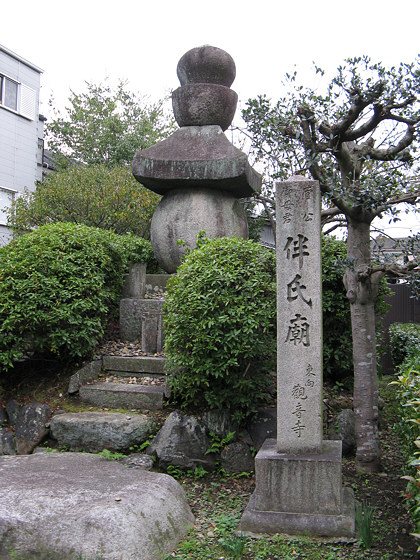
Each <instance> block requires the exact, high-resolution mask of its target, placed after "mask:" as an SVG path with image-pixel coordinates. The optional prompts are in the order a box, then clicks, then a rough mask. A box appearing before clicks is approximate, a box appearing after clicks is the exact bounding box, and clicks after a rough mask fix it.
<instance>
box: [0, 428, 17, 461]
mask: <svg viewBox="0 0 420 560" xmlns="http://www.w3.org/2000/svg"><path fill="white" fill-rule="evenodd" d="M0 455H16V443H15V436H14V433H13V431H12V430H11V429H10V428H0Z"/></svg>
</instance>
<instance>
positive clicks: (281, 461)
mask: <svg viewBox="0 0 420 560" xmlns="http://www.w3.org/2000/svg"><path fill="white" fill-rule="evenodd" d="M255 473H256V487H255V504H256V508H257V509H258V510H264V511H283V512H295V513H321V514H323V515H339V514H340V513H341V512H342V485H341V442H339V441H325V442H324V443H323V446H322V450H321V453H299V454H286V453H277V452H276V445H275V440H273V439H268V440H266V441H265V443H264V445H263V446H262V448H261V449H260V451H259V452H258V454H257V456H256V457H255Z"/></svg>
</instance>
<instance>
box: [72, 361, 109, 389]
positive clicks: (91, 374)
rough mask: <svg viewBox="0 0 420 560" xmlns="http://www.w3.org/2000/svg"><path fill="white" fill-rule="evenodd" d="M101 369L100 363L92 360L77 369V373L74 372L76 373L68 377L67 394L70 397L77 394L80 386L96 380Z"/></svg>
mask: <svg viewBox="0 0 420 560" xmlns="http://www.w3.org/2000/svg"><path fill="white" fill-rule="evenodd" d="M101 369H102V361H101V360H93V361H92V362H89V363H88V364H86V365H85V366H83V367H82V368H81V369H79V371H76V373H75V374H73V375H72V376H71V377H70V381H69V388H68V389H67V390H68V393H69V394H70V395H73V394H74V393H78V392H79V388H80V386H81V385H84V384H85V383H89V382H90V381H93V380H94V379H98V377H99V374H100V373H101Z"/></svg>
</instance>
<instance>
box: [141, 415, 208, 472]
mask: <svg viewBox="0 0 420 560" xmlns="http://www.w3.org/2000/svg"><path fill="white" fill-rule="evenodd" d="M209 447H210V442H209V439H208V437H207V433H206V426H205V425H204V423H203V422H202V421H201V420H199V419H198V418H195V417H194V416H181V414H178V412H172V413H171V414H170V415H169V416H168V418H167V419H166V421H165V424H164V425H163V426H162V428H161V429H160V431H159V433H158V434H157V436H156V437H155V438H154V439H153V441H152V443H151V444H150V445H149V447H148V448H147V453H148V454H149V455H156V456H157V458H158V460H159V465H160V466H161V467H164V468H165V467H167V466H168V465H176V466H179V467H181V468H187V469H190V468H195V467H198V466H202V467H204V468H205V469H207V470H212V469H214V467H215V463H216V460H215V457H214V456H213V454H206V451H207V450H208V449H209Z"/></svg>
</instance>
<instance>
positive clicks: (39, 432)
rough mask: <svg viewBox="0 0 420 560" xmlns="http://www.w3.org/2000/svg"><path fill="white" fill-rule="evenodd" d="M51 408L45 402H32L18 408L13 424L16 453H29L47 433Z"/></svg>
mask: <svg viewBox="0 0 420 560" xmlns="http://www.w3.org/2000/svg"><path fill="white" fill-rule="evenodd" d="M50 417H51V409H50V407H49V406H48V405H47V404H41V403H38V402H33V403H29V404H25V405H24V406H22V408H21V409H20V410H19V414H18V416H17V419H16V424H15V437H16V451H17V454H18V455H26V454H27V453H31V452H32V451H33V450H34V448H35V447H36V446H37V445H38V443H40V442H41V441H42V440H43V439H44V437H45V436H46V435H47V426H46V424H47V422H48V421H49V419H50Z"/></svg>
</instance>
